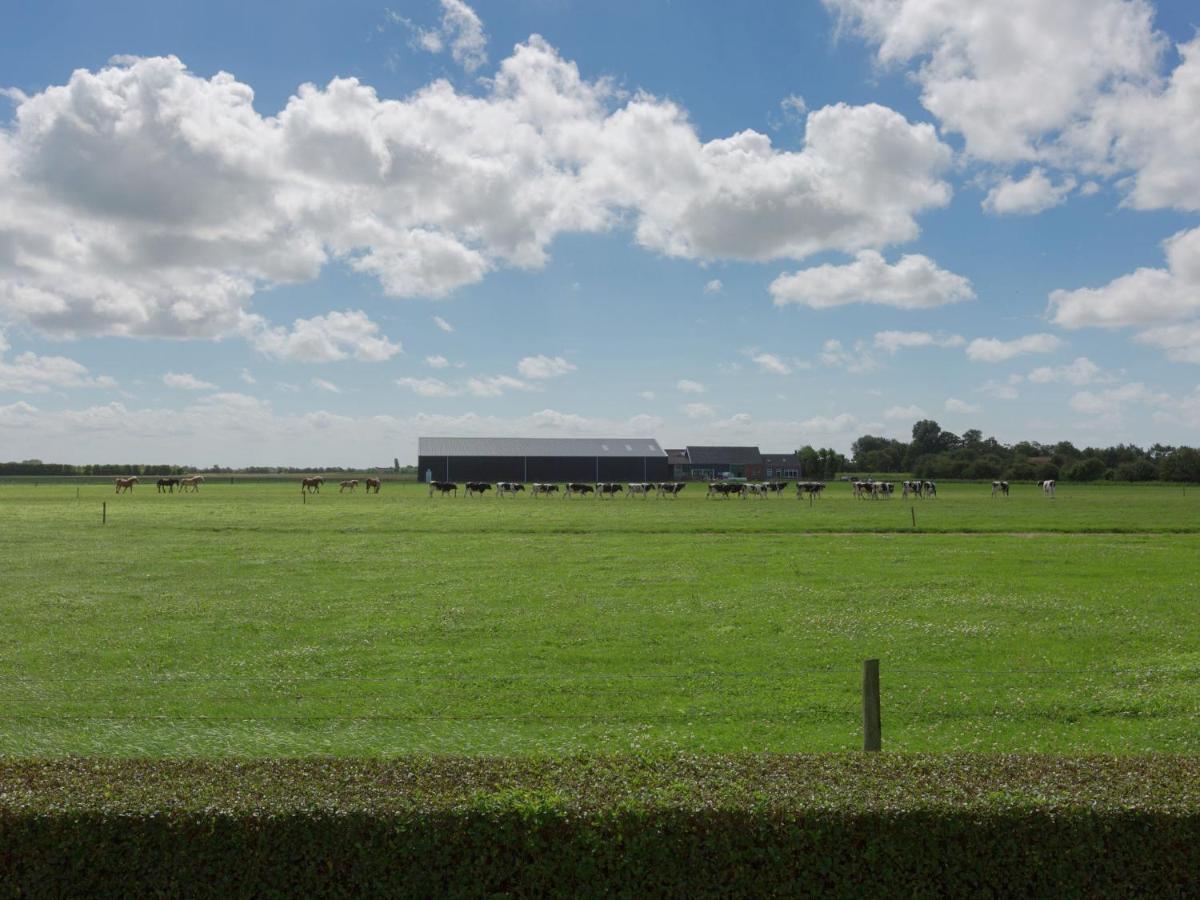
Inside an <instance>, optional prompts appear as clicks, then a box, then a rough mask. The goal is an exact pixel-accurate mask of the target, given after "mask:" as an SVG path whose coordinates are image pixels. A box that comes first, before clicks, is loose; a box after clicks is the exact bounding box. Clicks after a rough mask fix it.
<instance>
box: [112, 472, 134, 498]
mask: <svg viewBox="0 0 1200 900" xmlns="http://www.w3.org/2000/svg"><path fill="white" fill-rule="evenodd" d="M137 482H138V477H137V476H136V475H130V476H129V477H128V478H114V479H113V483H114V484H116V486H117V493H118V494H119V493H121V492H122V491H132V490H133V486H134V485H135V484H137Z"/></svg>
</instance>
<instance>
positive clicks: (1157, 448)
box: [806, 419, 1200, 482]
mask: <svg viewBox="0 0 1200 900" xmlns="http://www.w3.org/2000/svg"><path fill="white" fill-rule="evenodd" d="M851 457H852V464H853V468H854V469H855V470H856V471H861V472H896V473H901V472H905V473H912V475H913V476H914V477H917V478H930V479H937V478H967V479H983V480H989V479H996V478H1002V479H1004V480H1006V481H1042V480H1045V479H1048V478H1051V479H1055V480H1062V481H1103V480H1107V481H1193V482H1194V481H1200V451H1198V450H1196V449H1195V448H1194V447H1183V446H1181V447H1173V446H1168V445H1165V444H1154V445H1153V446H1151V447H1149V448H1142V447H1138V446H1135V445H1134V444H1118V445H1116V446H1114V447H1084V448H1082V449H1080V448H1078V447H1076V446H1075V445H1074V444H1072V443H1071V442H1070V441H1059V442H1058V443H1055V444H1043V443H1039V442H1038V441H1018V442H1017V443H1015V444H1002V443H1000V442H999V441H998V440H996V439H995V438H994V437H989V438H985V437H984V436H983V432H981V431H979V430H978V429H974V428H973V429H971V430H969V431H965V432H963V433H962V434H961V435H957V434H954V433H953V432H951V431H945V430H944V429H942V427H941V426H940V425H938V423H937V422H935V421H933V420H932V419H922V420H921V421H920V422H917V423H916V424H915V425H913V429H912V440H911V441H900V440H895V439H893V438H885V437H876V436H874V435H869V434H866V435H863V436H862V437H860V438H859V439H858V440H856V441H855V442H854V444H853V446H852V447H851ZM806 471H807V470H806Z"/></svg>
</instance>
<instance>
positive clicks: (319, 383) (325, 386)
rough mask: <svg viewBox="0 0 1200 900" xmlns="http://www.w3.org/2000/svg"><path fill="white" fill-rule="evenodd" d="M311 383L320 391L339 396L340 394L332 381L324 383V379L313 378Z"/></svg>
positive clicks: (340, 390) (338, 388)
mask: <svg viewBox="0 0 1200 900" xmlns="http://www.w3.org/2000/svg"><path fill="white" fill-rule="evenodd" d="M311 383H312V386H313V387H315V388H319V389H320V390H322V391H328V392H329V393H331V394H340V393H341V392H342V389H341V388H340V387H338V386H337V385H336V384H334V383H333V382H332V381H326V380H325V379H324V378H314V379H312V382H311Z"/></svg>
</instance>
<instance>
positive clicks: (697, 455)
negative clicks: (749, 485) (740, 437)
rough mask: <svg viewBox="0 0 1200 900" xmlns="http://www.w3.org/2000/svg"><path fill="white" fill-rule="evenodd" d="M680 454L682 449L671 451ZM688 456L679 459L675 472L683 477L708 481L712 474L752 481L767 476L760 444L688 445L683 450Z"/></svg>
mask: <svg viewBox="0 0 1200 900" xmlns="http://www.w3.org/2000/svg"><path fill="white" fill-rule="evenodd" d="M668 452H669V453H671V454H678V453H679V452H680V451H678V450H671V451H668ZM682 453H683V456H682V457H673V460H674V459H680V460H685V461H681V462H679V463H676V464H675V465H674V466H673V467H672V468H673V470H674V471H673V475H674V477H675V478H677V479H679V480H681V481H682V480H687V479H693V480H699V481H707V480H709V479H712V478H722V477H731V478H747V479H749V480H751V481H755V480H758V479H761V478H762V477H763V460H762V454H761V453H759V452H758V448H757V447H688V448H687V449H685V450H683V451H682Z"/></svg>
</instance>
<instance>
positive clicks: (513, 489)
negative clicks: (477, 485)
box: [496, 481, 525, 497]
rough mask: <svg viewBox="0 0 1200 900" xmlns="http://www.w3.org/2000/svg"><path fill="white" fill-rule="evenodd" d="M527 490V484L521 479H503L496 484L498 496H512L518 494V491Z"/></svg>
mask: <svg viewBox="0 0 1200 900" xmlns="http://www.w3.org/2000/svg"><path fill="white" fill-rule="evenodd" d="M523 490H525V485H523V484H521V482H519V481H501V482H498V483H497V484H496V496H497V497H503V496H504V495H505V494H508V495H509V496H510V497H515V496H517V491H523Z"/></svg>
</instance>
